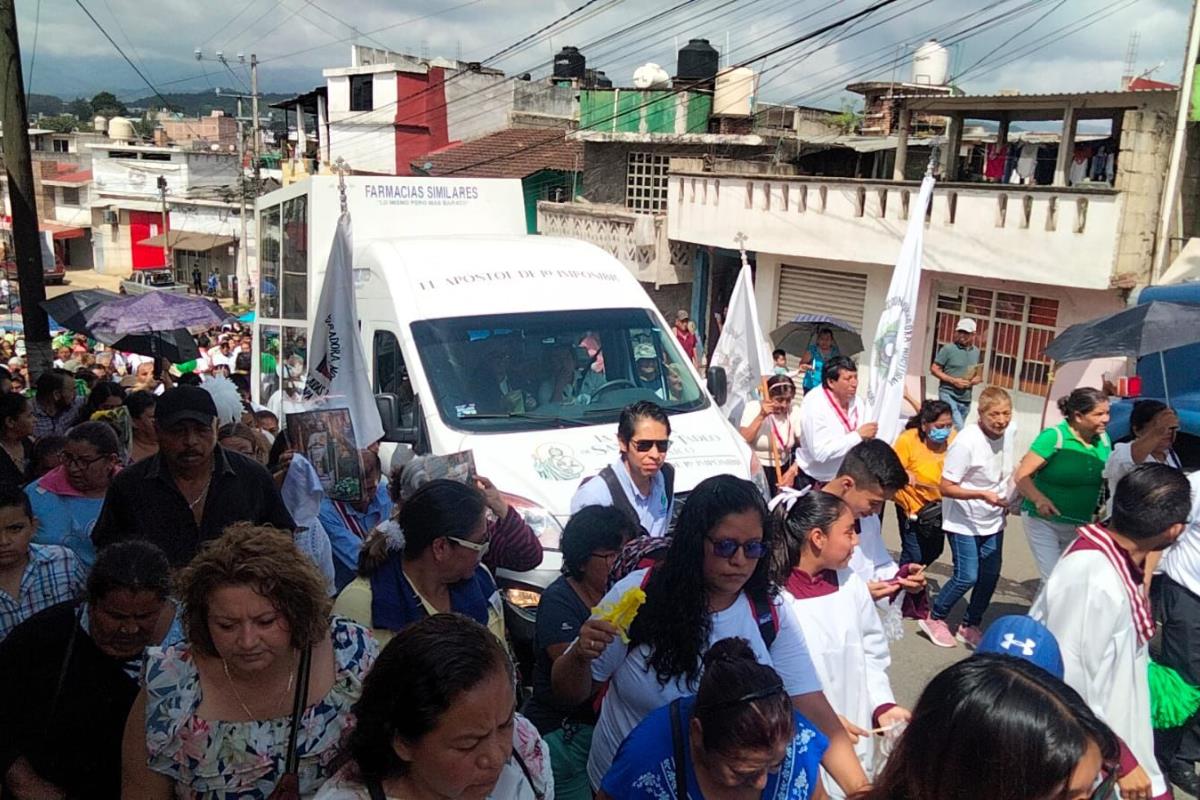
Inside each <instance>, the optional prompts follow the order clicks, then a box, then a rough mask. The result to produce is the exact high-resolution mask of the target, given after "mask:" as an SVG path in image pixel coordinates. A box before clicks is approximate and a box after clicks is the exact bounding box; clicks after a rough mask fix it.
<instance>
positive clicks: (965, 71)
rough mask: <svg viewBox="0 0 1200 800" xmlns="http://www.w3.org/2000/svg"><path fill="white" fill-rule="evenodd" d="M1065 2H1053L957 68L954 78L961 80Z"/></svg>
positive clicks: (1059, 0)
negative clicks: (968, 62)
mask: <svg viewBox="0 0 1200 800" xmlns="http://www.w3.org/2000/svg"><path fill="white" fill-rule="evenodd" d="M1066 2H1067V0H1058V2H1057V3H1055V4H1054V5H1053V6H1051V7H1050V9H1049V10H1048V11H1046V13H1045V14H1042V15H1041V16H1040V17H1038V18H1037V19H1035V20H1034V21H1033V22H1031V23H1029V24H1028V25H1026V26H1025V27H1024V28H1021V30H1019V31H1017V32H1016V33H1014V34H1013V35H1012V36H1010V37H1008V38H1007V39H1005V40H1004V41H1003V42H1001V43H1000V44H998V45H996V46H995V47H993V48H992V49H991V50H988V51H987V52H986V53H984V54H983V56H982V57H980V58H979V59H977V60H976V61H975V62H974V63H973V64H971V66H969V67H966V68H965V69H962V70H959V71H958V72H957V73H956V74H955V75H954V80H961V79H962V77H963V76H964V75H970V74H971V71H972V70H973V69H975V68H976V67H978V66H979V65H980V64H982V63H984V62H986V61H987V60H988V59H989V58H991V57H992V56H994V55H995V54H996V53H998V52H1000V51H1001V50H1003V49H1004V48H1005V47H1008V46H1009V45H1010V44H1012V43H1013V40H1015V39H1016V38H1017V37H1019V36H1022V35H1024V34H1026V33H1028V32H1029V31H1030V30H1031V29H1032V28H1034V27H1036V26H1037V25H1040V24H1041V23H1042V22H1043V21H1045V19H1046V17H1049V16H1050V15H1051V14H1053V13H1054V12H1055V11H1058V10H1059V9H1060V8H1062V7H1063V5H1064V4H1065V3H1066Z"/></svg>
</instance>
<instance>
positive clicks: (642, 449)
mask: <svg viewBox="0 0 1200 800" xmlns="http://www.w3.org/2000/svg"><path fill="white" fill-rule="evenodd" d="M629 444H630V446H632V447H633V449H634V450H637V451H638V452H639V453H649V452H650V448H652V447H653V448H656V449H657V450H658V452H660V453H665V452H667V448H668V447H670V446H671V440H670V439H634V440H633V441H631V442H630V443H629Z"/></svg>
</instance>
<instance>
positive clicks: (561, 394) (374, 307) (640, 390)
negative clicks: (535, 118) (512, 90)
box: [254, 177, 765, 587]
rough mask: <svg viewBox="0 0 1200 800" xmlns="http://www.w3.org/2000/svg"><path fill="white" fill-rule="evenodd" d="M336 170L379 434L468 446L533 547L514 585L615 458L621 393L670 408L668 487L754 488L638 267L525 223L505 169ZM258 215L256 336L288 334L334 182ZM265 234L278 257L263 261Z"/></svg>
mask: <svg viewBox="0 0 1200 800" xmlns="http://www.w3.org/2000/svg"><path fill="white" fill-rule="evenodd" d="M346 183H347V188H348V192H347V194H348V204H349V210H350V214H351V220H352V224H353V230H354V245H355V246H354V254H355V255H354V266H355V281H356V285H357V303H358V316H359V322H360V326H361V337H362V341H363V343H364V349H365V351H366V354H367V359H368V361H369V362H370V364H371V372H372V374H371V379H372V382H373V386H374V390H375V392H376V393H377V399H378V405H379V407H380V411H381V414H382V415H383V418H384V428H385V430H386V433H387V435H386V441H388V442H392V443H395V445H396V446H400V447H411V448H413V450H415V451H416V452H417V453H434V454H441V453H453V452H458V451H461V450H472V451H473V452H474V457H475V464H476V468H477V470H478V472H479V474H481V475H486V476H487V477H488V478H490V479H491V480H492V481H494V482H495V484H496V486H497V487H498V488H499V489H500V490H501V491H502V492H504V493H505V494H506V495H507V497H508V500H509V502H510V503H511V504H513V505H514V506H515V507H516V508H517V509H518V510H519V511H521V512H522V514H523V515H524V517H525V519H526V520H527V521H528V522H529V524H530V525H531V526H533V528H534V529H535V530H536V531H537V532H538V535H539V536H540V538H541V540H542V543H543V545H544V547H545V548H546V557H545V558H544V560H543V562H542V566H541V568H540V569H539V570H538V571H537V572H538V573H539V575H530V576H525V580H524V581H523V582H527V583H528V584H529V585H530V586H532V587H541V586H545V585H546V584H547V583H548V582H549V580H552V579H553V578H554V577H555V576H556V575H557V573H558V571H559V568H560V566H561V557H560V556H559V554H558V552H557V548H558V541H559V535H560V533H561V531H562V526H563V525H564V524H565V523H566V521H567V518H568V516H569V506H570V501H571V497H572V495H573V494H574V493H575V490H576V489H577V488H578V486H579V484H580V483H581V482H582V481H583V480H584V479H585V478H587V477H589V476H592V475H595V474H596V473H597V472H599V471H600V469H601V468H603V467H604V466H605V465H606V464H608V463H610V462H611V461H612V460H613V459H614V458H615V457H616V453H617V443H616V423H617V417H618V415H619V413H620V411H621V409H622V408H624V407H625V406H627V405H629V404H630V403H633V402H636V401H638V400H653V401H654V402H657V403H659V404H660V405H662V406H663V407H664V408H665V409H666V410H667V412H668V414H669V415H670V417H671V429H672V434H671V450H670V453H669V455H668V459H669V460H670V462H671V463H672V464H673V465H674V466H675V469H676V479H675V487H676V495H677V497H678V498H679V499H680V500H685V499H686V495H687V492H688V491H689V490H690V489H691V488H693V487H694V486H695V485H696V484H697V483H699V482H700V481H701V480H703V479H704V478H707V477H709V476H711V475H716V474H719V473H730V474H734V475H738V476H740V477H743V478H753V479H755V480H756V481H757V482H758V483H759V484H760V485H763V486H765V483H764V481H763V476H762V470H761V468H760V467H759V466H758V465H757V461H756V460H755V459H754V458H753V455H752V453H751V451H750V449H749V447H747V445H746V444H745V442H744V441H743V440H742V438H741V436H740V435H739V434H738V433H737V431H735V430H734V429H733V427H732V426H731V425H730V424H729V422H728V421H726V419H725V418H724V416H723V415H722V414H721V412H720V409H719V408H718V407H717V406H716V405H715V404H714V402H713V397H712V396H711V394H710V392H709V391H706V390H705V384H704V381H703V380H702V379H701V376H700V375H699V374H698V373H697V371H696V370H695V369H694V367H693V366H692V364H691V363H690V362H689V360H688V359H687V357H686V355H685V354H684V353H683V352H682V349H681V348H680V347H679V345H678V343H677V341H676V340H675V336H674V335H673V333H672V330H671V326H670V325H669V324H668V323H667V322H666V320H664V318H663V316H662V314H660V313H659V311H658V310H657V309H656V308H655V307H654V304H653V303H652V302H651V300H650V298H649V297H648V296H647V294H646V292H645V291H644V290H643V289H642V287H641V285H640V284H639V283H638V282H637V280H636V279H634V277H633V276H632V275H631V274H630V273H629V271H628V270H627V269H626V268H625V267H624V266H623V265H622V264H621V263H620V262H618V261H617V260H616V259H615V258H613V257H612V256H610V255H609V254H607V253H605V252H604V251H602V250H600V249H599V248H597V247H595V246H593V245H590V244H587V243H584V242H580V241H577V240H572V239H563V238H551V237H543V236H530V235H527V234H526V233H525V214H524V206H523V199H522V195H521V187H520V184H519V183H518V182H516V181H504V180H482V179H479V180H476V179H465V180H463V179H456V180H450V179H428V178H390V177H389V178H365V177H353V178H348V179H347V180H346ZM301 206H302V207H303V208H300V207H301ZM258 213H259V226H260V227H259V231H260V232H261V236H262V244H261V245H260V254H261V255H260V260H261V263H260V273H261V277H260V286H261V287H262V290H260V296H259V300H258V316H257V320H256V326H257V327H258V329H259V336H258V337H257V340H258V341H259V342H260V343H265V342H269V341H270V340H271V339H270V337H271V332H272V331H275V334H274V335H275V336H276V337H278V336H280V332H282V336H283V338H284V339H285V340H286V339H287V338H288V335H289V334H288V330H289V329H290V330H292V331H293V333H292V334H291V336H292V338H293V339H294V338H296V337H297V336H298V335H299V333H298V332H297V328H298V327H301V326H305V325H308V326H310V327H311V320H307V319H306V320H304V321H303V322H301V321H299V319H298V318H293V319H291V320H289V319H288V318H286V317H283V316H282V314H283V312H284V310H290V311H291V312H292V313H293V314H295V313H296V311H297V310H299V309H300V308H301V307H303V308H306V309H308V310H309V312H310V313H311V311H312V310H314V309H315V308H316V305H317V296H318V295H319V293H320V288H321V279H322V274H323V271H324V267H325V261H326V259H327V258H328V255H329V247H330V242H331V240H332V236H333V231H334V227H335V224H336V221H337V216H338V193H337V179H336V178H335V177H316V178H311V179H308V180H306V181H304V182H302V183H300V184H295V185H293V186H289V187H286V188H284V189H281V190H278V191H276V192H273V193H271V194H269V195H266V196H264V197H262V198H260V199H259V201H258ZM289 220H290V222H289ZM289 225H290V226H291V228H290V229H289ZM276 231H277V232H278V233H276ZM302 231H303V234H304V235H303V236H302ZM275 235H278V236H280V238H281V241H280V247H279V248H278V250H279V252H281V253H282V258H281V259H280V261H281V262H282V263H281V264H272V263H271V261H270V259H271V258H272V257H274V252H275V246H274V243H273V241H272V238H271V237H272V236H275ZM301 238H303V239H304V242H303V249H304V251H305V253H304V256H305V259H306V261H307V263H306V265H305V266H304V269H303V271H304V273H305V275H304V283H303V284H302V283H301V282H300V276H299V275H298V273H299V272H300V271H301V270H300V264H299V263H298V259H297V258H296V257H293V263H292V265H291V269H289V264H288V252H289V249H291V250H294V249H295V247H296V245H295V244H294V243H290V240H291V239H295V240H296V241H299V240H300V239H301ZM280 267H282V268H281V269H280ZM280 278H282V280H280ZM289 284H290V285H291V286H293V289H292V290H291V291H292V292H293V293H294V294H295V295H296V296H295V297H292V298H289V296H288V292H289V288H288V287H289ZM301 285H306V286H307V289H306V291H305V297H304V298H301V297H300V294H299V287H300V286H301ZM281 294H282V297H280V295H281ZM284 344H285V345H286V344H287V342H286V341H285V342H284ZM260 346H262V345H260ZM648 350H653V353H654V355H655V359H656V361H655V363H656V364H657V365H658V369H657V370H656V371H655V374H639V373H638V371H637V367H636V362H635V358H634V355H635V351H636V352H637V353H645V352H647V351H648ZM296 352H300V350H299V349H296ZM296 352H291V353H289V352H283V353H277V354H276V355H277V356H278V358H277V359H276V360H277V362H278V367H277V374H275V375H271V374H269V373H268V374H262V373H261V366H262V360H261V359H259V360H258V362H259V363H256V364H255V365H254V366H255V370H256V375H255V377H256V380H255V381H254V384H255V391H256V392H259V398H260V402H264V403H266V402H267V401H269V400H270V399H272V398H271V395H272V394H274V395H275V397H274V399H275V401H276V402H275V404H276V405H280V404H281V403H282V404H288V401H287V398H286V390H287V389H288V382H289V381H290V382H291V385H292V386H299V385H300V384H301V381H300V376H299V374H298V373H299V372H300V371H301V370H302V369H303V362H302V358H298V357H297V356H296ZM289 357H290V360H289ZM642 363H643V366H645V365H646V362H645V361H643V362H642ZM289 367H290V369H291V372H290V373H289ZM567 374H569V378H568V379H566V380H563V376H564V375H567ZM281 377H282V378H283V381H284V382H283V384H282V385H281V384H280V378H281ZM711 378H712V380H711V383H712V387H711V388H712V390H713V391H715V392H721V391H723V386H722V384H723V377H722V376H721V375H713V376H711ZM567 385H569V388H567V389H564V388H563V387H564V386H567ZM272 389H273V390H274V391H273V392H272V391H268V390H272ZM276 410H277V411H278V410H279V409H276ZM387 452H388V451H385V460H384V463H385V465H386V464H387ZM509 577H510V578H511V577H512V576H509Z"/></svg>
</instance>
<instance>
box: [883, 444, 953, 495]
mask: <svg viewBox="0 0 1200 800" xmlns="http://www.w3.org/2000/svg"><path fill="white" fill-rule="evenodd" d="M952 441H954V434H953V433H951V434H950V441H948V442H946V450H949V449H950V442H952ZM892 449H894V450H895V451H896V455H897V456H899V457H900V463H901V464H903V465H904V468H905V469H906V470H908V471H909V472H911V473H912V474H913V475H916V476H917V483H919V484H922V485H920V486H915V485H913V484H912V482H911V481H910V482H909V485H908V486H905V487H904V488H903V489H901V490H900V491H898V492H896V498H895V501H896V505H898V506H900V508H902V509H904V513H905V514H907V515H908V516H910V517H911V516H913V515H914V514H916V513H917V512H918V511H920V510H921V506H924V505H925V504H926V503H934V502H937V501H938V500H941V499H942V493H941V491H939V490H938V489H935V488H933V487H935V486H940V485H941V483H942V465H943V464H945V463H946V450H943V451H942V452H940V453H935V452H934V451H932V450H930V449H929V448H928V447H927V446H926V444H925V442H922V441H921V437H919V436H918V435H917V429H916V428H909V429H908V430H906V431H904V432H903V433H901V434H900V436H899V437H897V439H896V443H895V444H894V445H892Z"/></svg>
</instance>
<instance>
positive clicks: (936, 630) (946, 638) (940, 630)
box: [917, 617, 957, 647]
mask: <svg viewBox="0 0 1200 800" xmlns="http://www.w3.org/2000/svg"><path fill="white" fill-rule="evenodd" d="M917 627H918V628H920V629H921V630H922V631H924V632H925V635H926V636H928V637H929V641H931V642H933V643H934V644H936V645H937V646H938V647H956V646H957V645H956V644H955V643H954V634H952V633H950V628H949V626H947V625H946V621H945V620H941V619H934V618H933V617H930V618H929V619H922V620H918V621H917Z"/></svg>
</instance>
